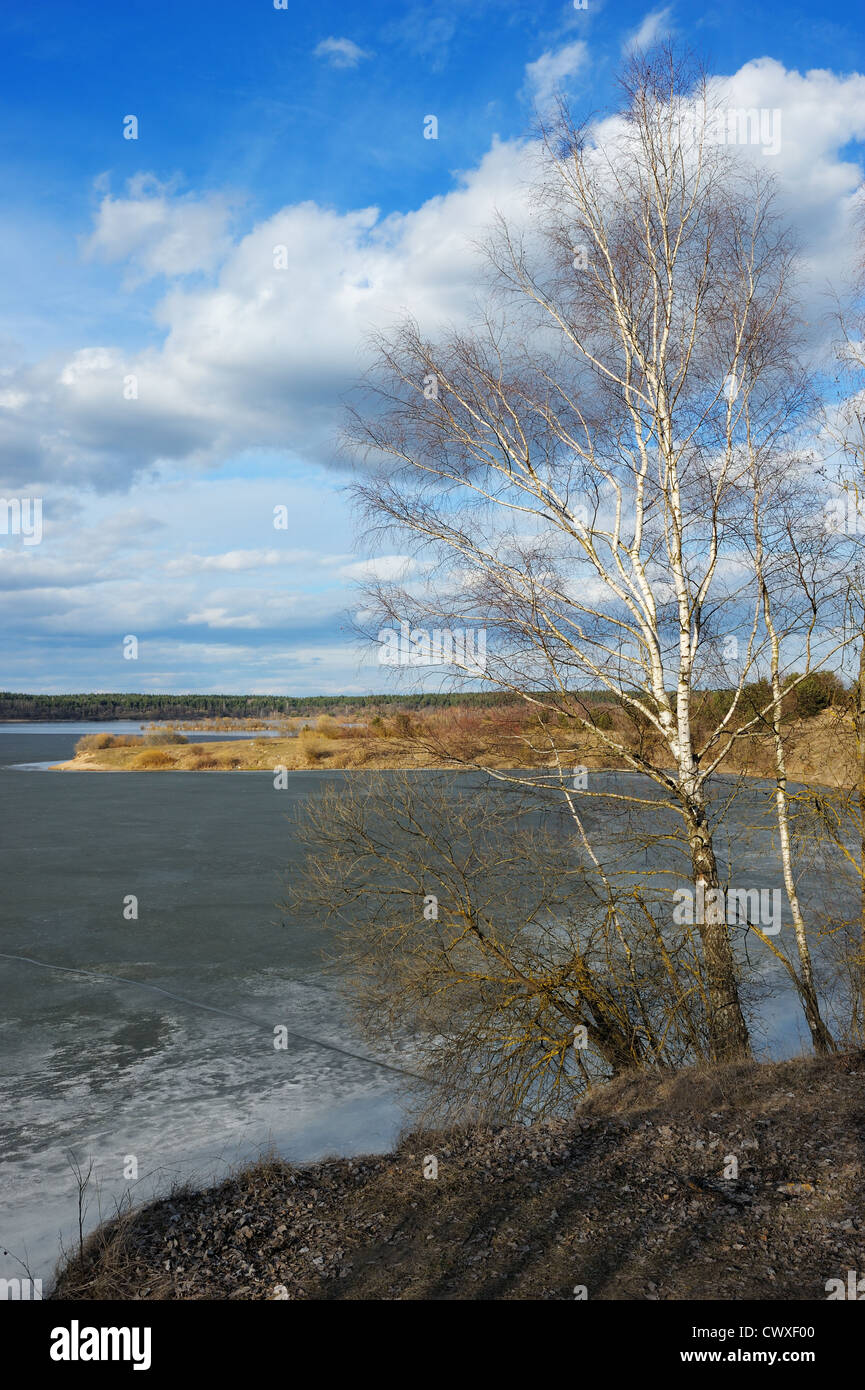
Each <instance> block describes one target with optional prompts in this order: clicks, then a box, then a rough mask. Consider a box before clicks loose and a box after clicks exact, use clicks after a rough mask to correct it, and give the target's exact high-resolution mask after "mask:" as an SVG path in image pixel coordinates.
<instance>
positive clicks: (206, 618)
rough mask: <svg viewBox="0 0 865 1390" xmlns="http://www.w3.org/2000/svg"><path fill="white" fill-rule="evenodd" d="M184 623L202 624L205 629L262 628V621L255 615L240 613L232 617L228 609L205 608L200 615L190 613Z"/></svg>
mask: <svg viewBox="0 0 865 1390" xmlns="http://www.w3.org/2000/svg"><path fill="white" fill-rule="evenodd" d="M182 621H183V622H184V623H189V624H195V625H198V624H201V625H203V626H204V627H214V628H219V627H240V628H257V627H261V619H260V618H257V617H256V616H255V614H254V613H238V614H236V615H232V614H231V613H229V612H228V610H227V609H226V608H203V609H202V610H201V612H200V613H190V614H189V616H188V617H186V618H183V619H182Z"/></svg>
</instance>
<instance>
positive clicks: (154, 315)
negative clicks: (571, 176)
mask: <svg viewBox="0 0 865 1390" xmlns="http://www.w3.org/2000/svg"><path fill="white" fill-rule="evenodd" d="M757 8H758V7H729V6H717V7H712V6H705V5H696V4H685V3H677V4H672V5H669V6H666V7H665V6H655V7H654V8H652V7H651V6H646V5H645V4H622V3H617V4H614V3H611V0H608V3H600V0H588V5H587V8H586V9H585V10H577V9H575V8H574V5H573V4H570V3H569V4H543V3H541V4H536V3H532V4H519V3H517V4H514V3H498V0H491V2H490V3H484V0H472V3H453V2H451V3H448V0H445V2H444V3H439V4H436V5H428V4H412V3H405V4H400V3H393V0H391V3H388V4H386V5H385V4H364V5H346V4H340V5H336V4H320V5H316V6H303V5H301V4H299V3H297V0H288V7H287V8H286V9H284V10H283V9H276V8H274V5H273V3H272V0H268V3H265V0H254V3H250V0H217V2H216V3H208V4H206V5H192V4H190V3H177V2H175V3H173V4H166V3H161V2H160V0H148V3H141V4H123V5H117V4H110V5H109V4H107V3H94V4H91V5H88V6H87V7H83V6H69V5H68V4H60V3H56V0H49V3H47V4H42V5H40V6H38V7H25V6H23V5H20V6H6V7H5V8H4V10H3V12H2V14H0V106H2V119H0V171H2V182H3V198H2V206H0V253H2V263H3V266H4V270H5V274H4V275H3V276H2V277H0V280H2V283H0V496H3V497H6V498H10V497H17V498H36V497H40V498H42V500H43V515H44V533H43V536H42V540H41V542H40V543H39V544H38V545H28V544H26V543H25V538H23V537H21V536H20V535H3V534H0V605H2V614H0V621H2V637H0V686H2V687H4V688H6V689H17V690H34V691H62V690H92V689H111V690H123V689H129V690H201V691H218V690H226V691H254V692H269V691H273V692H284V693H289V694H303V693H318V692H333V693H336V692H340V691H346V692H350V691H364V690H375V689H383V688H392V687H389V685H388V680H387V679H386V678H385V673H384V672H382V671H381V670H380V668H378V667H377V666H376V665H375V662H374V659H373V656H372V654H371V653H370V652H368V651H367V652H365V651H364V650H363V649H362V648H361V647H360V646H359V645H358V643H357V641H356V640H355V639H354V638H353V637H352V636H351V634H350V632H349V631H348V629H347V615H348V614H351V613H352V612H353V611H354V610H356V609H357V607H358V603H359V599H358V596H357V594H356V592H355V588H354V586H355V584H356V581H357V580H358V579H360V578H362V577H363V574H364V573H365V570H366V569H367V568H368V567H369V566H370V565H374V566H375V567H376V569H377V571H378V572H381V573H384V574H389V573H399V572H400V566H401V565H402V566H404V564H405V561H404V558H403V557H400V556H399V555H391V554H382V553H380V552H370V551H369V550H368V549H367V548H366V547H365V546H364V544H363V537H362V536H359V535H358V534H357V531H356V529H355V527H354V525H353V521H352V517H351V513H350V509H349V505H348V500H347V497H346V492H345V485H346V481H347V475H346V472H345V467H344V464H343V463H342V461H341V460H340V458H339V456H338V453H337V450H336V448H335V440H336V436H337V433H338V430H339V425H340V418H341V408H342V407H341V403H342V401H343V399H344V396H345V393H346V391H347V390H348V389H349V388H350V386H351V384H352V381H353V380H355V379H356V377H357V376H358V375H359V373H360V372H361V370H362V369H363V366H364V363H365V353H366V348H365V337H366V334H367V333H368V332H369V331H370V330H371V329H373V328H375V327H377V326H379V327H381V326H386V324H387V323H388V322H390V321H392V319H393V318H394V317H395V316H396V315H397V314H398V312H399V311H400V310H401V309H403V308H412V309H414V310H415V311H416V312H417V313H418V315H419V317H421V319H422V321H423V322H424V323H425V324H428V325H430V326H432V327H434V326H435V325H436V324H437V323H445V322H452V321H455V322H458V321H459V320H460V317H461V315H463V314H464V313H465V311H466V305H467V303H468V302H469V301H470V299H471V298H472V295H473V293H474V292H475V287H476V284H477V275H478V265H477V261H476V258H475V257H474V255H473V253H472V251H471V246H470V243H471V239H472V238H473V237H475V236H477V235H478V234H479V233H481V232H482V230H483V228H484V226H485V224H486V222H487V221H488V220H489V217H490V216H491V214H492V212H493V210H494V208H495V207H500V208H502V209H503V210H505V211H506V212H509V213H513V215H514V216H515V217H518V216H519V212H520V206H521V198H522V196H523V194H522V188H523V185H522V169H523V165H522V162H521V161H522V160H523V158H524V156H525V152H526V149H527V148H528V147H529V146H528V144H527V142H528V141H529V136H530V129H531V122H532V117H533V111H534V109H535V106H536V105H540V106H543V103H544V102H545V101H546V100H548V98H549V94H550V92H551V91H552V90H553V88H554V87H555V86H556V85H558V86H560V87H561V88H562V89H563V90H564V91H566V92H567V93H568V94H569V96H570V97H571V99H572V102H573V105H574V108H575V110H576V111H577V112H579V113H581V114H590V113H592V112H599V111H602V110H604V109H606V108H608V107H609V106H610V104H611V103H613V104H614V101H615V88H614V78H615V72H616V68H617V65H618V63H619V62H620V60H621V57H622V53H623V51H624V50H625V49H626V48H627V46H628V45H629V43H631V42H633V41H634V40H635V37H636V36H638V35H639V36H641V37H642V38H643V39H648V38H651V37H652V35H663V34H665V33H670V32H672V33H674V34H676V35H677V36H678V37H679V38H684V39H687V40H689V41H690V42H691V43H692V44H693V45H694V47H695V48H696V49H698V50H699V51H700V53H701V54H702V55H703V56H704V57H705V59H706V60H707V61H708V63H709V65H710V67H711V69H712V71H713V72H714V73H716V74H718V75H719V79H722V80H725V81H727V82H729V84H730V91H731V94H732V96H733V97H734V98H735V100H736V102H737V104H739V103H741V104H744V105H759V106H771V107H779V108H781V109H782V110H783V112H784V121H785V131H786V132H787V135H786V139H785V145H784V149H783V151H782V154H781V156H780V157H779V160H778V165H777V167H778V174H779V178H780V179H781V181H782V184H783V186H784V188H785V190H786V196H787V199H788V203H789V207H790V208H791V209H792V210H793V212H794V213H795V216H796V218H797V219H798V222H799V231H800V234H801V236H802V237H803V239H804V242H805V244H806V254H807V255H808V256H809V257H810V261H811V263H812V267H813V280H814V285H815V287H817V286H818V285H821V284H824V283H825V281H826V279H827V278H828V277H829V276H830V275H831V274H832V273H834V272H835V271H837V269H838V267H839V264H840V263H841V262H842V261H843V259H844V256H845V254H847V252H846V250H845V247H846V245H847V242H848V240H849V237H848V235H847V233H848V231H849V228H848V224H847V223H846V222H845V216H846V209H847V208H848V207H849V205H850V202H851V199H852V195H853V193H854V191H855V188H856V186H857V184H858V182H859V180H860V179H861V163H862V141H863V139H865V79H862V78H861V77H859V74H861V73H863V72H865V52H863V32H865V26H863V23H862V19H861V16H860V15H859V14H858V13H857V8H858V7H856V6H853V5H849V4H848V5H840V4H837V3H829V4H822V5H820V6H819V7H817V6H813V5H801V6H799V5H790V6H783V7H778V6H768V5H767V6H764V7H761V8H760V10H759V12H758V13H755V10H757ZM430 114H434V115H435V116H436V118H437V121H438V138H437V139H435V140H430V139H424V136H423V122H424V118H425V117H426V116H428V115H430ZM130 115H134V116H135V117H136V119H137V122H138V132H137V136H138V138H137V139H134V140H133V139H124V135H123V123H124V118H125V117H127V116H130ZM276 246H284V247H285V248H286V249H285V260H286V264H285V266H284V267H283V268H280V269H276V267H275V265H274V248H275V247H276ZM130 381H132V382H134V394H133V395H129V390H128V387H127V385H125V383H129V382H130ZM125 393H126V394H125ZM279 505H285V506H286V507H287V508H288V511H289V525H288V528H287V529H286V530H279V531H277V530H275V529H274V526H273V509H274V507H276V506H279ZM127 634H135V635H136V636H137V637H138V639H139V657H138V660H137V661H125V660H124V659H123V653H122V640H123V638H124V636H126V635H127Z"/></svg>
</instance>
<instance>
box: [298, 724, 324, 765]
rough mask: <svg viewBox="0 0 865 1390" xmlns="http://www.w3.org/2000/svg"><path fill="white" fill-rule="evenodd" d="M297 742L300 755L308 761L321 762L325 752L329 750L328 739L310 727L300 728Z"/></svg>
mask: <svg viewBox="0 0 865 1390" xmlns="http://www.w3.org/2000/svg"><path fill="white" fill-rule="evenodd" d="M297 742H298V747H299V749H300V755H301V757H302V758H305V759H306V761H307V762H310V763H318V762H321V760H322V758H323V757H324V755H325V753H329V752H330V739H325V738H322V736H321V734H317V733H315V732H314V731H313V730H312V729H301V731H300V733H299V734H298V736H297Z"/></svg>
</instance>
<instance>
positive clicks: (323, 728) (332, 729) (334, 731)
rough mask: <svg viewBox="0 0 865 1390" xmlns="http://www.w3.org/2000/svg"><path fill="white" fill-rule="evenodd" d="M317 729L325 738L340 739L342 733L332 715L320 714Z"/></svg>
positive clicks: (316, 723)
mask: <svg viewBox="0 0 865 1390" xmlns="http://www.w3.org/2000/svg"><path fill="white" fill-rule="evenodd" d="M315 729H316V733H319V734H321V735H322V737H323V738H339V736H340V734H341V733H342V730H341V728H340V727H339V725H338V724H337V722H336V720H335V719H334V717H333V715H332V714H320V715H319V717H318V719H317V720H316V722H315Z"/></svg>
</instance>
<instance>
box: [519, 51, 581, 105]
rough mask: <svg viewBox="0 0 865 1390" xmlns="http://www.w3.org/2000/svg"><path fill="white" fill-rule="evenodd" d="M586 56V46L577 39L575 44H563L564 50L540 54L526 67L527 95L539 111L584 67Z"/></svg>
mask: <svg viewBox="0 0 865 1390" xmlns="http://www.w3.org/2000/svg"><path fill="white" fill-rule="evenodd" d="M588 56H589V50H588V46H587V45H586V44H585V43H584V42H583V40H582V39H578V40H577V41H576V42H575V43H567V44H565V46H564V48H559V49H556V50H555V51H551V52H549V53H542V54H541V56H540V58H537V59H536V60H535V62H533V63H528V64H527V65H526V87H527V89H528V94H529V96H530V97H531V99H532V100H533V101H534V103H535V105H536V106H537V107H538V109H539V110H540V111H543V110H545V109H546V108H547V107H548V106H549V104H550V102H551V101H552V99H553V98H554V97H555V95H556V93H557V92H559V91H562V90H563V89H564V88H565V87H566V86H567V79H568V78H569V77H573V76H574V75H575V74H576V73H578V72H579V71H580V69H581V68H582V67H584V66H585V64H586V61H587V59H588Z"/></svg>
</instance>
